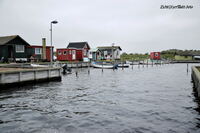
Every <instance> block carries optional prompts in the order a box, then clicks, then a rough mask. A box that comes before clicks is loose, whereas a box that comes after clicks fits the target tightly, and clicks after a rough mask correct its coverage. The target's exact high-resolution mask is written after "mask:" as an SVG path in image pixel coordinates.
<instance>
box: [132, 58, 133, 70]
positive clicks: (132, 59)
mask: <svg viewBox="0 0 200 133" xmlns="http://www.w3.org/2000/svg"><path fill="white" fill-rule="evenodd" d="M132 69H133V59H132Z"/></svg>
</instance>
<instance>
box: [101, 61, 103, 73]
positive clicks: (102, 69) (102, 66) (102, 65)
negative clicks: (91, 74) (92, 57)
mask: <svg viewBox="0 0 200 133" xmlns="http://www.w3.org/2000/svg"><path fill="white" fill-rule="evenodd" d="M101 71H102V72H103V62H102V70H101Z"/></svg>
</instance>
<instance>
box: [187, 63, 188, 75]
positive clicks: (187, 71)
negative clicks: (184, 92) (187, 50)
mask: <svg viewBox="0 0 200 133" xmlns="http://www.w3.org/2000/svg"><path fill="white" fill-rule="evenodd" d="M187 73H188V63H187Z"/></svg>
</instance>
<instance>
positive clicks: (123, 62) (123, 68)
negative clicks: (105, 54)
mask: <svg viewBox="0 0 200 133" xmlns="http://www.w3.org/2000/svg"><path fill="white" fill-rule="evenodd" d="M122 70H124V61H122Z"/></svg>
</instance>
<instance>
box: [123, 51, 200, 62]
mask: <svg viewBox="0 0 200 133" xmlns="http://www.w3.org/2000/svg"><path fill="white" fill-rule="evenodd" d="M149 54H150V53H145V54H138V53H130V54H127V53H125V52H124V53H122V55H121V60H144V59H149ZM175 55H182V56H194V55H200V50H179V49H169V50H164V51H161V58H162V59H169V60H174V59H175Z"/></svg>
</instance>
